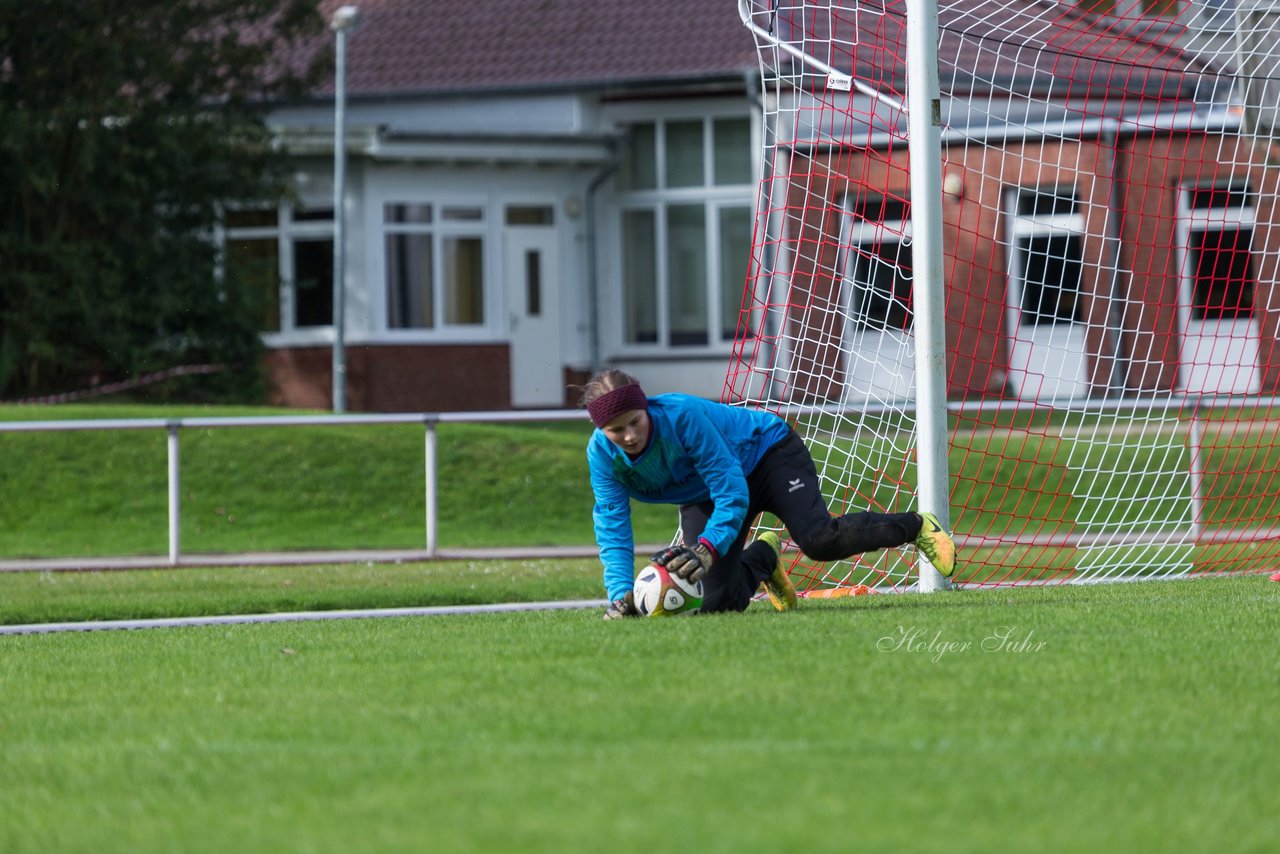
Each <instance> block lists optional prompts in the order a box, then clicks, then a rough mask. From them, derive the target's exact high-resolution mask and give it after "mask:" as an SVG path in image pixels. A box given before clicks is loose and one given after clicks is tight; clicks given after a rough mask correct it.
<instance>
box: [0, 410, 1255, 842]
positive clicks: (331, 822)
mask: <svg viewBox="0 0 1280 854" xmlns="http://www.w3.org/2000/svg"><path fill="white" fill-rule="evenodd" d="M164 413H165V411H164V410H157V409H155V408H151V407H144V408H131V407H118V406H108V407H82V408H59V409H57V410H56V416H55V414H54V412H51V411H49V410H47V409H45V410H41V409H39V408H36V409H29V408H21V409H18V410H7V411H0V417H6V418H19V417H21V418H51V417H77V418H80V417H92V416H98V417H108V416H109V417H155V416H156V415H157V414H164ZM233 413H234V411H232V410H217V411H209V410H203V411H201V412H200V413H199V414H203V415H217V414H233ZM255 413H258V414H260V411H257V410H255ZM168 414H192V413H191V412H190V411H188V410H184V411H182V412H181V413H178V412H169V413H168ZM584 441H585V430H584V428H583V427H582V426H580V425H575V424H552V425H537V426H532V427H527V426H522V427H510V426H504V427H498V426H486V425H446V426H442V427H441V434H440V447H441V463H442V468H441V491H442V496H441V497H442V504H443V505H444V506H443V508H442V514H441V540H442V545H444V546H446V547H457V546H467V545H474V546H483V545H509V544H513V543H515V544H527V545H535V544H579V543H588V542H590V538H591V532H590V492H589V489H588V488H587V484H586V477H585V464H584V461H583V454H582V446H583V442H584ZM974 441H975V442H976V441H977V439H974ZM1030 444H1031V443H1028V444H1027V445H1026V446H1024V452H1020V453H1019V454H1018V455H1017V456H1016V457H1007V458H1004V460H1003V461H1001V462H1000V465H1002V466H1009V465H1013V466H1015V467H1016V468H1017V471H1005V472H1002V471H994V470H992V471H988V470H987V468H986V467H988V466H989V465H990V464H992V463H991V462H990V460H988V461H985V462H984V461H980V460H979V459H978V457H977V456H976V455H974V453H973V450H972V447H973V446H972V445H965V444H964V443H958V445H957V452H956V453H958V454H959V456H958V457H957V459H956V461H955V463H956V466H955V470H956V471H957V472H959V476H960V478H961V481H960V484H961V486H960V487H959V488H958V494H963V495H964V500H965V501H966V502H968V506H972V507H984V506H989V507H990V508H991V509H989V510H982V511H980V512H979V513H977V514H976V515H973V516H970V517H968V521H970V522H971V523H972V524H973V525H975V526H977V527H976V529H977V530H981V529H982V526H983V525H988V526H990V525H992V524H994V523H995V520H997V519H998V518H999V515H1000V513H1001V512H1002V511H1001V510H1000V508H1001V507H1003V506H1005V504H1006V503H1007V502H1008V501H1012V500H1015V497H1014V496H1013V495H1012V493H1011V492H1007V491H1006V492H1004V493H1002V492H1000V491H999V490H1000V489H1005V490H1007V488H1008V487H1007V485H1008V484H1010V483H1027V482H1029V481H1034V480H1044V479H1046V478H1052V477H1058V478H1061V467H1062V465H1063V461H1062V459H1061V458H1062V456H1063V454H1062V451H1061V448H1060V447H1057V446H1054V445H1053V443H1042V444H1044V445H1045V447H1044V448H1043V449H1042V450H1037V449H1034V448H1032V447H1030ZM1250 460H1251V462H1250V464H1249V467H1245V466H1243V465H1239V466H1235V467H1234V468H1232V467H1229V466H1225V465H1224V466H1221V467H1220V470H1221V471H1223V472H1229V473H1231V474H1230V477H1232V478H1236V477H1239V478H1241V480H1240V481H1239V482H1240V483H1241V484H1246V481H1247V478H1248V477H1251V476H1253V475H1250V474H1249V473H1248V472H1247V471H1245V469H1246V468H1250V469H1251V470H1252V469H1256V468H1257V467H1258V465H1259V464H1260V463H1259V458H1258V457H1257V455H1256V454H1253V455H1251V456H1250ZM421 465H422V433H421V429H420V428H414V427H390V428H387V427H379V428H372V427H361V428H342V429H335V428H307V429H298V430H280V429H273V428H262V429H257V428H254V429H246V430H223V431H213V432H212V433H209V432H204V433H199V432H197V431H188V432H186V433H184V436H183V472H184V479H183V483H184V493H183V507H184V527H183V540H184V548H186V549H187V550H189V551H196V552H198V551H243V550H249V549H254V550H257V549H284V548H340V547H348V548H350V547H378V548H412V547H418V546H420V545H421V536H422V533H421V532H422V527H421V526H422V514H423V503H422V501H423V499H422V490H421V484H422V481H421ZM1266 465H1270V462H1266ZM499 471H501V477H499V476H498V472H499ZM1237 471H1238V472H1239V474H1237V473H1236V472H1237ZM164 472H165V465H164V440H163V435H162V434H160V433H159V432H158V431H157V432H156V433H140V432H122V433H114V434H88V433H77V434H24V435H0V556H4V557H12V556H19V555H27V556H58V555H88V554H131V553H152V554H156V553H162V552H163V547H164V534H165V522H164V520H165V508H164V494H165V489H164ZM1019 472H1021V474H1019ZM1028 472H1031V474H1028ZM1226 476H1227V475H1223V477H1226ZM982 482H987V483H989V484H992V485H993V487H995V491H991V492H988V493H984V494H981V495H979V494H977V493H976V491H975V490H976V489H977V488H978V487H977V486H975V485H976V484H979V483H982ZM1224 483H1226V481H1223V482H1222V483H1219V484H1218V486H1217V487H1215V488H1217V489H1219V491H1223V492H1229V491H1230V490H1229V489H1227V487H1225V486H1223V484H1224ZM1001 484H1004V486H1001ZM1117 499H1118V500H1123V496H1117ZM1019 500H1025V499H1019ZM1055 508H1056V509H1062V510H1063V511H1064V512H1069V509H1068V508H1065V505H1063V506H1062V507H1059V506H1058V505H1046V506H1045V507H1038V506H1037V507H1036V508H1033V509H1035V510H1037V511H1039V510H1047V511H1054V510H1055ZM1214 512H1217V511H1214ZM637 519H638V526H637V527H638V530H637V535H638V538H639V539H640V540H641V541H645V540H646V539H647V540H651V541H661V540H663V539H665V538H666V537H667V536H669V535H670V531H671V528H672V526H673V522H674V519H673V513H672V511H671V510H670V509H669V508H662V507H660V508H645V507H641V508H638V517H637ZM1240 548H1246V546H1241V547H1240ZM1247 548H1249V549H1252V548H1253V544H1247ZM972 557H973V558H975V559H981V560H983V561H984V562H986V563H987V564H988V565H990V566H1001V565H1004V564H1016V563H1018V562H1019V561H1020V559H1019V558H1018V556H1017V555H1016V554H1006V555H1003V556H990V555H981V556H980V555H977V554H975V555H973V556H972ZM1272 557H1273V555H1271V554H1270V553H1268V554H1266V555H1262V554H1252V553H1250V554H1242V555H1241V556H1240V560H1241V561H1242V562H1248V565H1250V566H1254V565H1258V566H1260V565H1261V564H1262V563H1267V562H1269V561H1271V560H1272ZM1064 559H1065V558H1064ZM1002 562H1003V563H1002ZM1242 565H1243V564H1242ZM601 595H602V593H601V591H600V579H599V567H598V565H597V563H596V562H595V561H594V560H540V561H506V562H490V561H438V562H431V563H407V564H380V565H366V564H351V565H342V566H297V567H265V568H264V567H254V568H250V567H229V568H217V569H195V568H183V569H180V570H149V571H113V572H96V573H95V572H87V573H0V624H7V625H15V624H28V623H38V622H62V621H75V620H112V619H126V618H147V617H167V616H204V615H216V614H227V613H245V612H251V613H268V612H279V611H294V610H331V609H345V608H374V607H403V606H428V605H453V604H480V603H491V602H529V601H546V600H561V601H563V600H570V599H596V598H599V597H600V596H601ZM1278 606H1280V584H1273V583H1271V582H1269V581H1267V580H1266V576H1265V575H1250V576H1243V577H1235V578H1227V579H1220V578H1205V579H1199V580H1195V581H1177V582H1145V583H1130V584H1116V585H1110V586H1056V587H1049V588H1036V589H1003V590H974V589H970V590H964V591H958V592H953V593H942V594H933V595H927V596H925V595H876V596H869V597H858V598H848V599H841V600H828V601H823V602H819V601H812V602H806V603H805V604H804V605H803V607H802V608H801V610H800V611H798V612H796V613H793V614H776V613H774V612H773V611H772V610H771V609H769V608H768V607H767V606H761V605H759V604H757V605H753V606H752V608H751V609H750V610H748V612H747V613H745V614H742V615H720V616H703V617H696V618H677V619H672V620H653V621H641V620H634V621H625V622H622V623H609V624H606V623H604V622H603V621H602V620H601V619H600V612H599V610H598V609H594V608H593V609H580V610H572V611H554V612H533V613H511V614H485V615H471V616H461V615H458V616H447V617H443V616H437V617H419V618H401V619H378V620H357V621H327V622H315V623H287V624H271V625H238V626H224V627H216V628H215V627H206V628H194V627H193V628H182V629H156V630H147V631H133V632H125V631H108V632H92V633H69V634H54V635H24V636H0V780H3V781H4V785H2V786H0V851H3V852H10V851H13V852H36V851H40V852H43V851H60V852H61V851H72V852H76V851H85V852H103V851H106V852H112V851H121V852H124V851H128V852H137V851H147V852H149V851H157V852H158V851H165V852H168V851H208V852H215V851H216V852H222V851H264V852H265V851H272V852H274V851H280V850H286V851H319V852H328V851H333V852H339V851H342V852H346V851H352V850H378V851H421V850H430V851H440V852H455V851H458V852H467V851H477V852H491V851H492V852H507V851H533V852H537V851H555V852H563V851H579V850H586V851H594V850H618V851H633V850H634V851H641V850H654V849H658V850H688V851H724V852H742V851H748V852H750V851H762V852H766V851H767V852H774V851H797V852H801V851H804V852H808V851H841V852H843V851H848V850H871V851H882V850H905V851H913V852H914V851H920V852H930V851H947V852H953V851H982V852H986V851H993V850H1000V851H1006V850H1014V851H1022V850H1029V851H1030V850H1034V851H1088V852H1090V854H1093V852H1097V851H1099V850H1106V851H1110V850H1124V851H1165V850H1178V851H1212V852H1219V851H1233V852H1234V851H1260V852H1261V851H1270V850H1274V845H1275V840H1276V839H1277V838H1280V813H1277V811H1276V810H1275V808H1274V807H1275V794H1276V790H1275V784H1274V770H1273V769H1274V768H1275V767H1280V746H1278V745H1280V742H1277V740H1276V739H1275V737H1274V733H1275V712H1276V710H1277V709H1280V664H1277V662H1276V658H1275V655H1274V646H1275V639H1276V637H1277V635H1278V631H1280V619H1278V618H1277V616H1276V615H1277V607H1278Z"/></svg>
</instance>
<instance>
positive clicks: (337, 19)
mask: <svg viewBox="0 0 1280 854" xmlns="http://www.w3.org/2000/svg"><path fill="white" fill-rule="evenodd" d="M359 17H360V13H359V10H358V9H356V7H355V6H339V7H338V10H337V11H336V12H334V13H333V20H332V21H331V22H330V24H329V26H330V27H331V28H332V29H333V32H334V34H335V36H336V38H337V45H336V55H335V57H334V59H335V62H334V64H335V66H336V79H335V81H334V97H333V411H334V412H346V411H347V353H346V340H345V339H346V322H345V319H346V318H345V315H346V301H347V287H346V284H347V282H346V279H347V245H346V241H347V235H346V221H347V206H346V202H347V198H346V196H347V145H346V133H347V128H346V124H347V33H348V32H349V31H350V30H351V29H353V28H354V27H355V25H356V23H357V21H358V20H359Z"/></svg>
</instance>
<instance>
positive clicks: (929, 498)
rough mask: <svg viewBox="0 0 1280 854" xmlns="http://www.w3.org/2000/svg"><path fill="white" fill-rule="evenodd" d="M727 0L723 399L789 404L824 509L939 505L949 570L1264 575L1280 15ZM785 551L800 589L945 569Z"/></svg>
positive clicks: (920, 1) (1279, 293) (1247, 6)
mask: <svg viewBox="0 0 1280 854" xmlns="http://www.w3.org/2000/svg"><path fill="white" fill-rule="evenodd" d="M737 7H738V11H739V14H740V16H741V18H742V20H743V23H744V25H745V26H746V27H747V29H748V30H749V31H750V32H751V34H752V36H753V37H754V39H755V41H756V45H757V49H758V55H759V58H760V82H761V91H760V95H761V97H760V104H761V105H762V107H761V120H762V127H761V130H762V134H761V137H762V140H763V149H762V168H763V174H762V177H761V180H760V185H759V193H758V196H757V211H756V219H755V226H754V235H753V241H752V255H751V259H750V264H749V272H748V280H747V283H746V284H747V287H746V288H745V293H744V300H743V305H742V315H741V319H740V323H739V333H740V334H739V336H738V337H737V340H736V343H735V350H734V353H733V357H732V359H731V363H730V368H729V371H728V374H727V376H726V381H725V389H724V399H725V400H726V401H727V402H730V403H735V404H739V405H744V406H757V407H765V408H770V409H773V410H775V411H778V412H780V413H782V414H784V415H786V416H787V417H788V418H789V419H790V420H791V421H792V423H793V424H794V425H795V426H796V429H797V430H798V431H799V432H800V433H801V435H802V436H803V437H804V439H805V440H806V442H807V443H808V444H809V447H810V449H811V451H812V452H813V455H814V458H815V462H816V463H817V464H818V468H819V475H820V479H821V482H822V486H823V490H824V493H825V495H826V497H827V499H828V501H829V503H830V504H831V506H832V510H833V512H854V511H858V510H881V511H885V512H896V511H901V510H907V509H917V508H919V509H926V510H931V511H933V512H935V513H937V514H938V515H939V516H940V517H944V518H946V519H947V520H948V521H949V522H950V525H951V527H952V528H953V529H955V531H956V535H957V541H958V543H959V545H960V547H961V565H960V569H959V571H958V573H957V575H956V577H955V579H954V581H955V583H956V584H958V585H959V586H987V585H1012V584H1019V585H1025V584H1052V583H1063V582H1071V583H1078V582H1096V581H1117V580H1131V579H1145V578H1176V577H1188V576H1194V575H1203V574H1222V573H1234V572H1261V571H1264V570H1267V569H1271V570H1272V571H1274V569H1275V568H1276V567H1275V564H1277V563H1280V134H1278V132H1277V127H1276V125H1277V110H1276V108H1275V103H1274V98H1273V95H1274V93H1275V91H1277V90H1276V88H1275V87H1276V84H1275V81H1276V80H1277V79H1280V3H1270V2H1268V0H1249V2H1248V3H1244V4H1238V8H1237V10H1236V12H1237V14H1234V15H1227V16H1225V17H1224V16H1222V15H1221V14H1219V12H1218V11H1215V10H1216V7H1214V6H1211V5H1208V0H1203V2H1202V0H1184V2H1183V4H1181V5H1177V4H1160V3H1157V2H1154V0H1144V2H1139V0H1093V2H1086V3H1080V4H1075V5H1072V4H1069V3H1068V4H1062V3H1051V2H1041V0H999V2H997V0H738V2H737ZM1162 16H1163V17H1162ZM1243 21H1247V22H1248V29H1247V31H1245V30H1241V29H1239V27H1240V22H1243ZM1197 22H1199V23H1197ZM1210 25H1212V26H1210ZM762 524H763V525H766V526H768V525H771V524H772V525H774V526H776V520H770V519H767V518H766V519H765V520H763V521H762ZM785 557H786V558H787V559H788V560H790V570H791V572H792V576H793V579H794V580H795V581H796V582H797V586H798V587H799V588H800V589H801V590H802V591H806V592H808V593H810V594H811V595H843V594H844V593H847V592H848V591H850V590H866V589H871V590H886V589H893V590H907V589H911V590H932V589H938V588H940V587H942V586H944V585H943V584H942V579H941V578H940V576H937V575H936V573H933V572H932V569H931V568H929V567H927V565H926V566H924V567H922V568H918V567H917V566H916V562H915V561H916V556H915V554H914V550H912V549H910V548H907V549H903V550H893V549H890V550H885V551H884V552H881V553H876V554H873V555H864V556H859V557H856V558H854V559H852V560H849V561H843V562H838V563H834V564H816V563H813V562H810V561H807V560H805V559H804V558H803V557H802V556H801V555H800V554H799V553H798V552H797V551H795V550H794V549H788V550H787V551H786V552H785Z"/></svg>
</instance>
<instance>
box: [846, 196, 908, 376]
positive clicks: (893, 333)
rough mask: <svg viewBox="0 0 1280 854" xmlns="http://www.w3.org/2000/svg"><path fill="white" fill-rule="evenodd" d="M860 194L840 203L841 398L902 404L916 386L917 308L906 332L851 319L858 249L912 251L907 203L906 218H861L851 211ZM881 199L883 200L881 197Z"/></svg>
mask: <svg viewBox="0 0 1280 854" xmlns="http://www.w3.org/2000/svg"><path fill="white" fill-rule="evenodd" d="M858 195H859V194H854V193H850V194H849V195H847V196H845V199H844V202H843V204H842V205H841V207H842V210H843V216H842V224H841V230H842V232H843V233H842V234H841V237H840V244H839V245H840V247H841V250H840V252H841V256H842V257H840V258H839V260H838V261H837V262H836V263H837V267H836V269H837V270H838V271H839V275H840V301H841V305H842V306H843V311H844V314H845V317H846V318H847V319H846V321H845V324H844V332H843V347H842V349H843V352H844V357H845V362H846V364H845V366H844V375H845V388H846V392H845V399H846V400H849V401H857V400H902V399H906V398H907V397H909V396H910V395H911V394H912V393H913V391H914V388H915V376H916V373H915V306H914V304H913V305H912V307H911V322H910V324H908V325H907V327H906V328H898V327H884V326H871V325H867V324H865V323H863V324H859V323H856V322H855V321H854V318H853V308H854V305H853V303H854V300H855V299H856V292H857V285H856V284H855V276H854V266H855V264H856V263H857V251H858V249H859V247H872V246H877V245H879V246H888V245H890V244H897V245H898V247H899V249H898V251H899V252H901V251H902V249H903V248H906V249H907V250H908V251H910V248H911V245H912V239H911V238H912V226H911V214H910V210H911V202H910V200H909V199H903V201H904V203H905V207H904V209H903V210H904V213H905V214H906V216H905V218H893V219H884V220H874V221H872V220H867V219H865V218H863V217H861V216H859V215H858V214H857V212H856V211H855V210H854V204H855V201H856V199H857V198H858ZM873 195H879V194H873ZM879 197H880V198H882V199H887V197H885V196H883V195H879ZM870 198H871V197H868V200H869V201H870ZM867 254H876V253H870V252H868V253H867Z"/></svg>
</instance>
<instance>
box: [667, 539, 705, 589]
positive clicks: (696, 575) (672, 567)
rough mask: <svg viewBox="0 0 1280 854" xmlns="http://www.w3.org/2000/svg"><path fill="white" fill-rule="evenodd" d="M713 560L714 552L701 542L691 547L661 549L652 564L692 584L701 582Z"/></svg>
mask: <svg viewBox="0 0 1280 854" xmlns="http://www.w3.org/2000/svg"><path fill="white" fill-rule="evenodd" d="M715 560H716V555H715V552H713V551H712V550H711V546H709V545H707V544H706V543H705V542H704V541H702V540H698V542H696V543H694V544H693V545H691V546H675V547H672V548H669V549H663V550H662V551H660V552H658V553H657V554H656V555H654V556H653V562H654V563H656V564H657V565H658V566H663V567H666V569H667V572H670V573H672V574H673V575H678V576H680V577H681V578H683V579H685V580H686V581H693V582H697V581H701V580H702V576H704V575H706V574H707V573H708V572H709V571H710V570H711V564H713V563H715Z"/></svg>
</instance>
